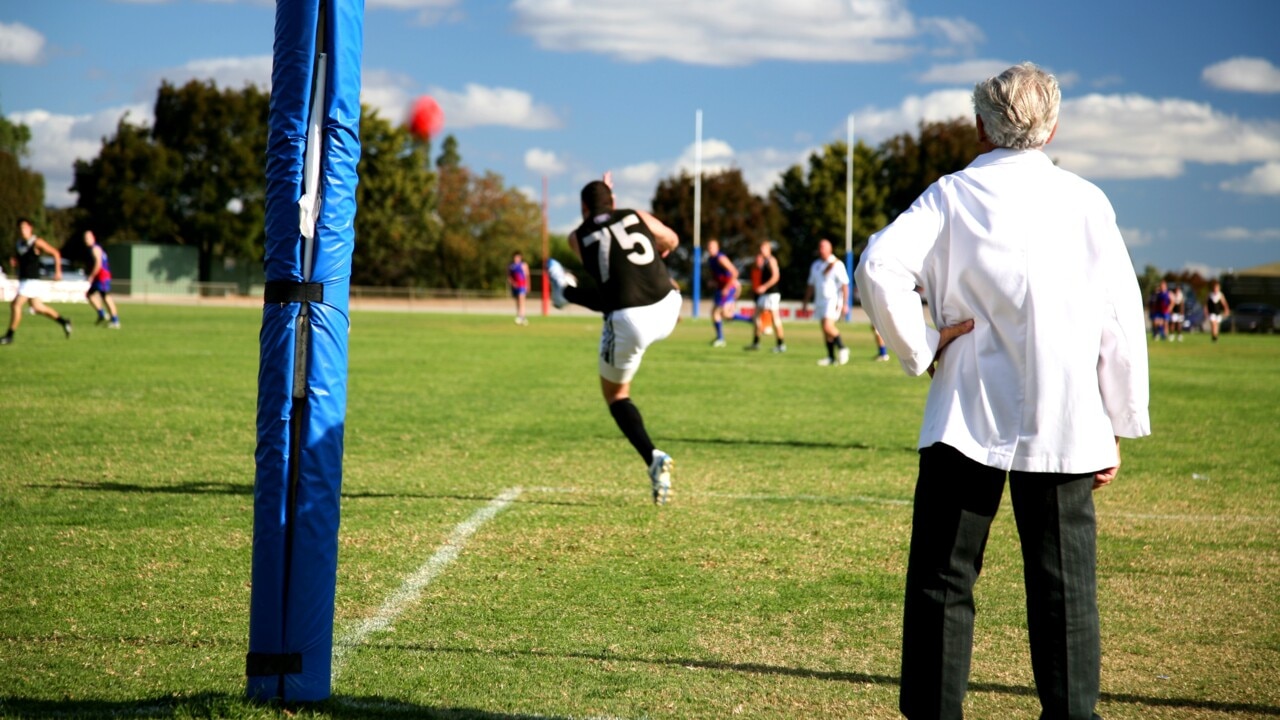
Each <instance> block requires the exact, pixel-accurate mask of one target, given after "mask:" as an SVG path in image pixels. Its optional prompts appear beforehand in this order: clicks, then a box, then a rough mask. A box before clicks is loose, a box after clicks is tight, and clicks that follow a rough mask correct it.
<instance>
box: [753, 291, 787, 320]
mask: <svg viewBox="0 0 1280 720" xmlns="http://www.w3.org/2000/svg"><path fill="white" fill-rule="evenodd" d="M781 304H782V293H776V292H771V293H765V294H763V295H761V296H760V297H758V298H756V309H757V310H760V311H764V310H768V311H769V312H771V313H773V314H774V315H777V314H778V306H779V305H781Z"/></svg>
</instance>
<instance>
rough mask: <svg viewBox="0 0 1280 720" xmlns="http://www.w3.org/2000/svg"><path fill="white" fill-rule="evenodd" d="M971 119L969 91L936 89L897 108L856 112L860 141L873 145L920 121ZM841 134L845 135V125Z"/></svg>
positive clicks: (908, 130)
mask: <svg viewBox="0 0 1280 720" xmlns="http://www.w3.org/2000/svg"><path fill="white" fill-rule="evenodd" d="M1006 67H1008V66H1006ZM972 117H973V95H972V93H971V92H970V91H968V90H937V91H934V92H931V93H929V94H928V95H923V96H921V95H908V96H907V97H905V98H903V100H902V102H901V103H900V104H899V105H898V106H897V107H894V108H876V107H864V108H862V109H861V110H857V111H855V112H854V113H853V119H854V130H855V132H856V133H857V137H858V139H861V140H862V141H863V142H865V143H867V144H870V145H874V144H876V143H879V142H880V141H882V140H885V139H886V138H889V137H892V136H894V135H897V134H899V133H904V132H910V133H914V132H915V131H916V126H917V125H919V123H920V121H921V120H925V121H928V122H935V121H942V120H951V119H954V118H972ZM840 135H841V136H843V135H844V127H843V125H842V126H841V128H840Z"/></svg>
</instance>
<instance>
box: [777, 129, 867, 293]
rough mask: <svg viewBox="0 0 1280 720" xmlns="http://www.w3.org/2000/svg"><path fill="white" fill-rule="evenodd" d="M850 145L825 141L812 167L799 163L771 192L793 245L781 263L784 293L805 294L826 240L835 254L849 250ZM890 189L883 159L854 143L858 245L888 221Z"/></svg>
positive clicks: (855, 239) (784, 232)
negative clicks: (812, 263)
mask: <svg viewBox="0 0 1280 720" xmlns="http://www.w3.org/2000/svg"><path fill="white" fill-rule="evenodd" d="M848 152H849V146H848V144H847V143H845V142H843V141H838V142H833V143H829V144H828V145H826V146H825V147H824V148H823V149H822V151H821V152H815V153H813V154H811V155H810V156H809V166H808V168H805V167H802V166H800V165H794V166H792V167H791V168H790V169H788V170H787V171H786V172H785V173H783V175H782V177H781V178H780V179H779V180H778V183H777V184H776V185H774V187H773V190H772V191H771V192H770V198H771V199H772V201H773V203H774V205H775V206H776V207H777V208H778V212H779V213H780V214H781V217H782V235H783V237H784V238H786V240H787V242H788V243H789V245H790V247H791V256H790V258H789V259H788V262H786V263H783V262H782V260H781V259H780V260H779V263H778V264H779V265H780V266H781V268H782V280H781V283H780V284H781V286H782V293H783V294H784V295H786V296H788V297H799V296H800V295H803V294H804V288H805V284H806V282H807V281H808V274H809V263H810V261H811V260H812V259H813V258H814V257H815V256H816V254H817V251H818V243H819V242H820V241H821V240H822V239H824V238H825V239H827V240H830V241H831V244H832V245H833V246H835V248H836V254H838V255H843V254H844V237H845V210H846V207H845V205H846V199H845V198H846V194H845V187H846V184H847V173H848V160H847V156H848ZM885 194H886V188H885V186H884V185H883V184H882V182H881V171H880V159H879V157H878V156H877V154H876V153H875V151H873V150H872V149H871V148H869V147H867V146H866V145H865V144H863V143H862V141H858V142H857V143H855V144H854V146H853V247H854V252H855V253H858V252H861V250H862V248H863V247H865V246H866V242H867V238H869V237H870V236H871V235H872V233H875V232H876V231H877V230H879V229H881V228H882V227H884V226H885V224H886V220H887V218H886V214H885V209H884V204H885Z"/></svg>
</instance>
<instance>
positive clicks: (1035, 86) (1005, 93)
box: [973, 62, 1062, 150]
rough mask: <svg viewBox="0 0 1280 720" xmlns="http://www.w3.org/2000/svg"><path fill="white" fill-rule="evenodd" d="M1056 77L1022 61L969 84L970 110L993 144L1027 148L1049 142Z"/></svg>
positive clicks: (1057, 98) (1058, 96)
mask: <svg viewBox="0 0 1280 720" xmlns="http://www.w3.org/2000/svg"><path fill="white" fill-rule="evenodd" d="M1061 104H1062V89H1061V88H1059V87H1058V79H1057V78H1055V77H1054V76H1053V75H1051V74H1049V73H1047V72H1045V71H1044V70H1042V69H1040V67H1039V66H1037V65H1035V64H1034V63H1029V62H1024V63H1021V64H1019V65H1014V66H1013V67H1011V68H1009V69H1008V70H1005V71H1004V72H1002V73H1000V74H999V75H996V76H995V77H991V78H987V79H986V80H983V81H982V82H980V83H978V84H977V85H974V86H973V110H974V112H975V113H977V115H978V117H980V118H982V127H983V129H984V130H986V133H987V138H988V139H989V140H991V142H992V144H994V145H995V146H996V147H1002V148H1010V149H1013V150H1029V149H1032V148H1039V147H1043V146H1044V144H1045V143H1047V142H1049V138H1050V137H1051V136H1052V134H1053V128H1054V126H1055V125H1057V124H1058V108H1059V106H1061Z"/></svg>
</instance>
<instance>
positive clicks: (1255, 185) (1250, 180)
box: [1218, 162, 1280, 195]
mask: <svg viewBox="0 0 1280 720" xmlns="http://www.w3.org/2000/svg"><path fill="white" fill-rule="evenodd" d="M1218 187H1220V188H1222V189H1223V190H1227V191H1230V192H1237V193H1243V194H1245V195H1280V162H1269V163H1264V164H1262V165H1259V166H1258V167H1256V168H1254V169H1253V171H1252V172H1250V173H1249V174H1248V175H1245V176H1243V177H1238V178H1232V179H1230V180H1224V181H1223V182H1222V183H1221V184H1220V185H1219V186H1218Z"/></svg>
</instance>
